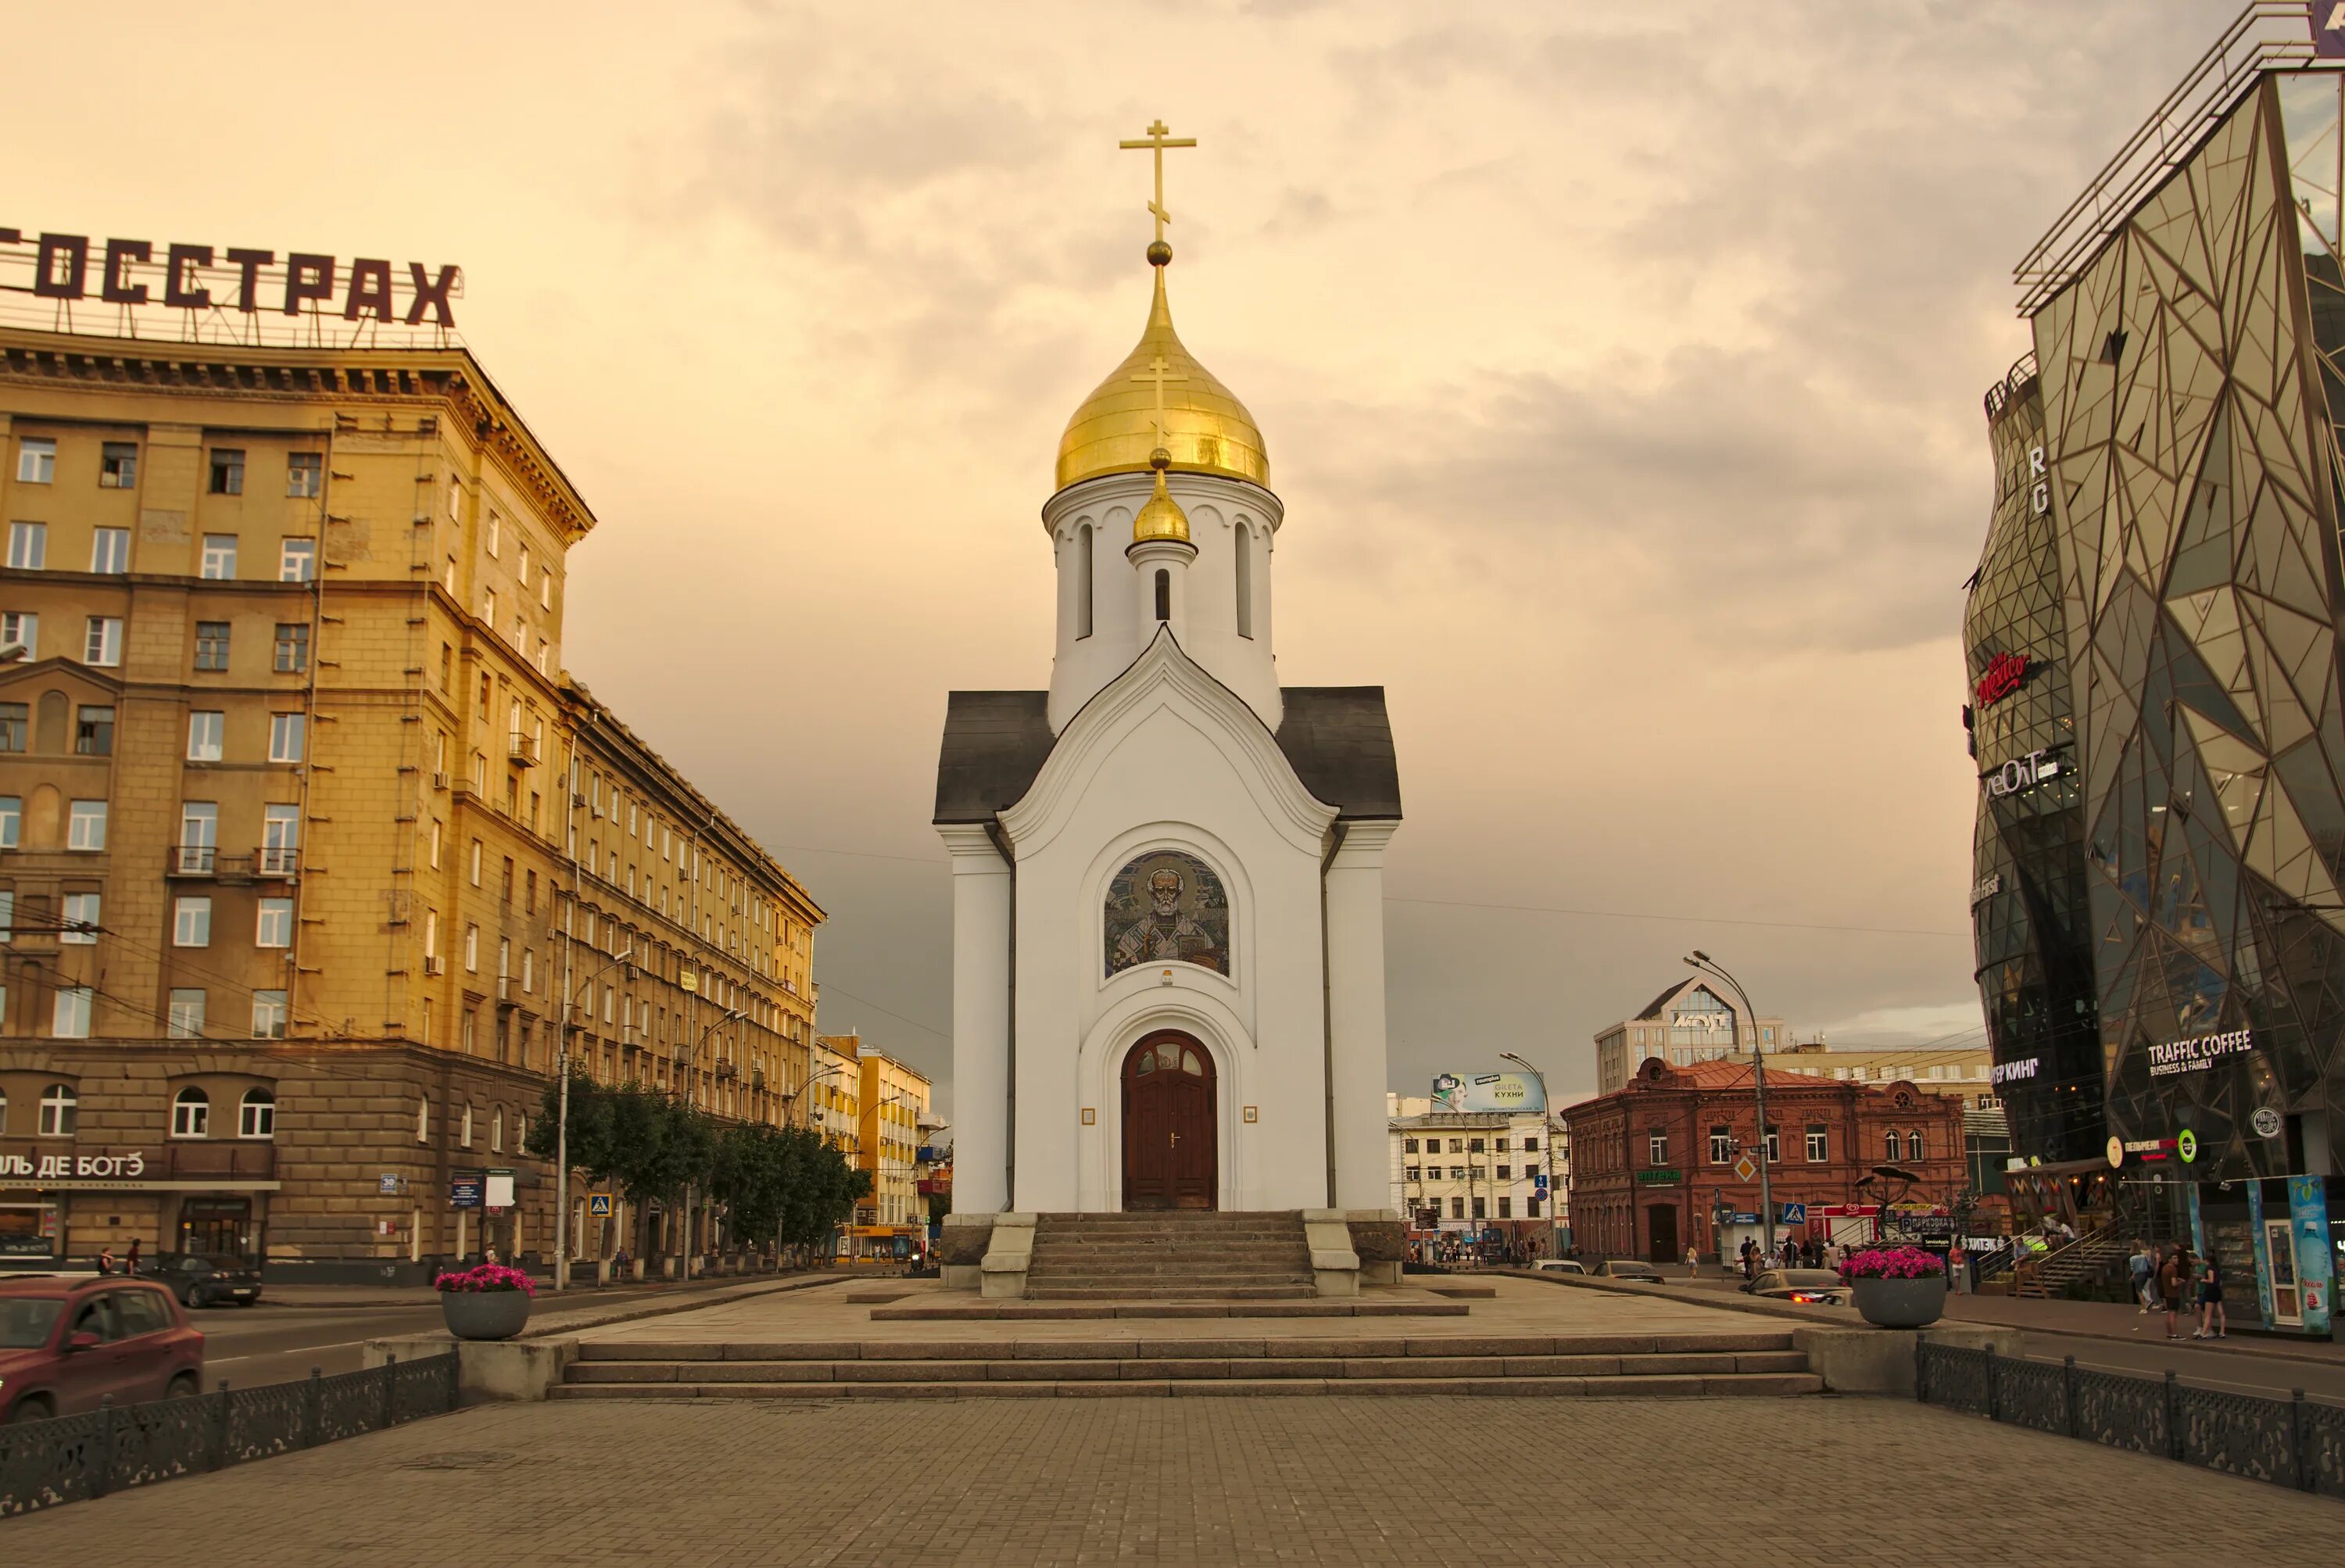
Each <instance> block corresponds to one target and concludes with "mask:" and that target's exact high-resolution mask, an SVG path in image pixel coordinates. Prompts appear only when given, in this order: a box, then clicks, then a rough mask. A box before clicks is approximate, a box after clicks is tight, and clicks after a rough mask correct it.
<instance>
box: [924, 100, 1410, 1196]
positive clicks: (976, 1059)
mask: <svg viewBox="0 0 2345 1568" xmlns="http://www.w3.org/2000/svg"><path fill="white" fill-rule="evenodd" d="M1151 134H1152V136H1153V137H1156V138H1157V140H1156V143H1155V146H1156V158H1157V165H1158V174H1157V200H1156V202H1155V203H1154V204H1153V206H1152V211H1153V212H1154V213H1155V214H1156V216H1157V219H1158V222H1157V239H1156V242H1155V243H1154V244H1152V245H1151V246H1150V247H1149V249H1148V260H1149V262H1150V267H1151V271H1152V274H1153V278H1154V296H1153V298H1152V300H1151V301H1150V305H1149V310H1148V320H1147V325H1146V327H1145V328H1144V330H1143V331H1142V333H1141V337H1140V342H1139V345H1138V346H1137V347H1135V348H1134V349H1133V350H1132V352H1131V354H1130V355H1128V356H1127V357H1126V358H1125V360H1124V361H1123V362H1122V364H1120V365H1118V366H1117V367H1116V368H1115V370H1114V371H1113V372H1111V373H1110V374H1109V375H1108V377H1107V379H1106V380H1105V381H1103V382H1101V383H1100V385H1099V387H1098V389H1097V390H1096V391H1094V392H1092V393H1091V396H1090V397H1088V398H1086V399H1085V400H1084V401H1083V402H1082V404H1081V407H1079V408H1077V409H1076V410H1075V412H1074V416H1073V417H1072V418H1071V419H1070V420H1069V421H1068V422H1067V427H1066V433H1065V434H1064V435H1063V436H1062V437H1061V439H1060V443H1059V460H1058V476H1057V487H1056V489H1055V490H1054V491H1053V493H1052V494H1051V498H1050V499H1049V500H1048V501H1047V502H1045V503H1044V504H1043V506H1042V527H1043V532H1044V534H1045V535H1046V536H1047V538H1048V539H1049V542H1050V548H1051V564H1052V568H1053V570H1054V571H1055V573H1056V575H1057V588H1058V592H1057V606H1058V609H1057V618H1058V639H1057V652H1056V654H1055V656H1054V657H1053V659H1052V663H1051V684H1050V689H1048V690H1047V691H956V692H953V693H952V694H950V697H949V704H948V708H947V712H946V718H945V731H944V743H943V748H942V753H941V756H940V758H939V763H938V769H937V804H936V819H935V820H936V825H937V830H938V831H939V833H940V834H941V835H942V836H943V838H944V840H945V843H946V846H947V847H948V849H949V850H950V852H951V859H952V870H953V1097H954V1104H955V1113H954V1121H955V1124H956V1125H955V1128H954V1162H953V1164H954V1188H953V1207H954V1208H955V1209H956V1210H957V1211H960V1212H968V1213H986V1212H992V1211H1000V1210H1010V1209H1016V1210H1028V1211H1040V1212H1046V1213H1063V1212H1071V1211H1084V1212H1094V1211H1101V1210H1122V1209H1153V1208H1173V1209H1242V1210H1261V1209H1298V1208H1299V1209H1325V1208H1341V1209H1346V1210H1352V1211H1366V1210H1377V1209H1384V1208H1386V1207H1389V1204H1390V1173H1389V1171H1388V1169H1387V1166H1388V1163H1389V1161H1388V1156H1387V1152H1386V1117H1385V957H1384V910H1383V895H1384V872H1383V860H1384V851H1385V846H1386V843H1387V842H1389V841H1390V840H1391V838H1392V835H1393V832H1394V830H1396V829H1397V828H1398V827H1399V825H1400V815H1401V813H1400V787H1399V778H1398V772H1397V769H1396V764H1395V760H1394V755H1393V742H1392V729H1391V726H1390V724H1389V722H1388V721H1387V719H1386V714H1385V701H1384V690H1383V688H1382V687H1282V686H1280V684H1279V681H1278V669H1277V663H1276V660H1275V658H1274V657H1273V652H1272V643H1271V636H1272V628H1273V626H1274V616H1273V613H1272V605H1273V587H1274V578H1275V573H1274V564H1275V561H1276V557H1277V540H1278V533H1279V529H1280V527H1281V526H1282V525H1283V522H1284V507H1283V506H1282V505H1281V504H1280V503H1279V499H1278V496H1277V495H1276V494H1274V492H1273V491H1272V490H1271V488H1270V464H1269V458H1268V454H1267V452H1266V449H1265V447H1264V441H1263V437H1262V433H1261V431H1260V430H1259V429H1258V428H1257V427H1256V425H1255V424H1254V418H1253V416H1252V415H1251V414H1249V413H1248V412H1246V410H1245V406H1244V404H1243V403H1241V402H1239V401H1238V400H1237V398H1236V397H1235V396H1233V394H1232V393H1231V392H1229V391H1228V389H1226V388H1225V387H1223V385H1222V383H1221V382H1218V381H1216V380H1215V379H1214V378H1213V374H1212V372H1209V371H1207V370H1206V369H1205V367H1204V366H1203V364H1201V363H1200V362H1198V361H1197V360H1196V359H1195V357H1194V356H1193V355H1192V354H1191V353H1190V352H1189V351H1188V349H1187V348H1186V347H1184V346H1183V343H1182V341H1181V339H1180V337H1179V336H1178V335H1177V334H1176V333H1175V332H1174V331H1173V312H1172V307H1171V304H1170V302H1169V299H1168V295H1167V291H1166V288H1165V279H1166V274H1167V272H1168V271H1169V270H1170V264H1171V262H1172V259H1173V252H1172V250H1171V248H1170V247H1169V246H1167V245H1166V244H1165V243H1164V239H1163V224H1164V220H1165V215H1164V210H1163V188H1162V156H1163V155H1162V148H1163V147H1164V146H1165V145H1181V144H1177V143H1174V144H1167V143H1165V142H1163V140H1162V127H1161V126H1159V127H1152V133H1151ZM1127 145H1133V144H1127ZM1139 145H1148V144H1139Z"/></svg>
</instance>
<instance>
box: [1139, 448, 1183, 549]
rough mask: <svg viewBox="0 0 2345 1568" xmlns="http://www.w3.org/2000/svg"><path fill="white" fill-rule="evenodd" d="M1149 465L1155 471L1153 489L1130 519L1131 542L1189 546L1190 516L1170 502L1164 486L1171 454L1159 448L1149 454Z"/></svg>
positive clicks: (1171, 500)
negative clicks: (1169, 542) (1167, 541)
mask: <svg viewBox="0 0 2345 1568" xmlns="http://www.w3.org/2000/svg"><path fill="white" fill-rule="evenodd" d="M1148 466H1149V467H1151V468H1152V469H1154V470H1155V471H1156V488H1155V489H1153V490H1152V491H1150V492H1149V493H1148V504H1146V505H1144V506H1142V508H1141V509H1140V515H1139V516H1137V517H1134V518H1133V519H1132V543H1133V544H1135V545H1141V544H1145V543H1146V542H1148V541H1149V540H1151V539H1177V540H1179V541H1180V542H1181V543H1182V544H1183V545H1186V544H1188V543H1189V542H1190V540H1189V514H1187V513H1186V512H1183V511H1182V510H1181V504H1180V503H1179V502H1178V501H1175V500H1173V492H1172V491H1171V490H1170V489H1168V488H1166V486H1165V484H1164V471H1165V470H1166V469H1168V468H1170V467H1172V466H1173V454H1172V453H1169V452H1167V451H1165V450H1164V449H1163V448H1162V447H1161V446H1160V447H1158V448H1156V450H1154V451H1153V452H1151V453H1149V454H1148Z"/></svg>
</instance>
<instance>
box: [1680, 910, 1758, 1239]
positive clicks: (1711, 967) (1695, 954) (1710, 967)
mask: <svg viewBox="0 0 2345 1568" xmlns="http://www.w3.org/2000/svg"><path fill="white" fill-rule="evenodd" d="M1686 963H1687V965H1688V966H1689V967H1690V968H1692V969H1694V970H1697V971H1699V972H1701V973H1703V974H1707V975H1710V976H1711V977H1712V978H1714V979H1718V980H1722V981H1724V982H1725V983H1727V984H1728V985H1730V986H1731V987H1732V988H1733V990H1734V998H1735V1000H1736V1001H1738V1002H1740V1003H1742V1015H1743V1017H1745V1018H1747V1019H1749V1020H1750V1021H1751V1084H1752V1087H1753V1089H1754V1091H1755V1093H1756V1094H1757V1095H1758V1102H1759V1227H1760V1232H1759V1233H1760V1235H1761V1237H1763V1238H1764V1240H1763V1243H1762V1245H1764V1246H1765V1247H1766V1249H1767V1250H1768V1251H1770V1252H1772V1251H1774V1250H1775V1196H1774V1188H1773V1186H1772V1185H1771V1183H1770V1181H1769V1179H1768V1177H1769V1175H1770V1166H1771V1161H1769V1159H1768V1158H1767V1054H1766V1053H1765V1052H1764V1051H1762V1050H1761V1049H1760V1047H1759V1013H1758V1010H1757V1009H1756V1008H1754V1007H1752V1006H1751V993H1749V992H1747V991H1745V990H1743V989H1742V983H1741V981H1739V980H1737V979H1735V978H1734V976H1732V975H1731V974H1729V973H1727V972H1726V971H1725V970H1724V969H1723V968H1721V966H1720V965H1719V962H1718V961H1717V960H1716V959H1714V958H1712V957H1711V956H1710V954H1708V953H1706V952H1702V951H1701V949H1700V948H1695V949H1694V950H1693V951H1692V952H1690V953H1688V954H1686ZM1720 1261H1721V1262H1723V1261H1725V1248H1724V1244H1723V1243H1722V1242H1721V1245H1720Z"/></svg>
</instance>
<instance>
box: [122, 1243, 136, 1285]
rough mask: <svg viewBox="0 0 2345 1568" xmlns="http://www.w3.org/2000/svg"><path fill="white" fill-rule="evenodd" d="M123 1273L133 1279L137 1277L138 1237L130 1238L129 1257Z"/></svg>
mask: <svg viewBox="0 0 2345 1568" xmlns="http://www.w3.org/2000/svg"><path fill="white" fill-rule="evenodd" d="M123 1272H124V1273H126V1274H127V1275H129V1276H130V1277H131V1278H137V1275H138V1237H135V1236H134V1237H131V1238H130V1257H129V1260H128V1264H127V1267H126V1268H124V1269H123Z"/></svg>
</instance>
